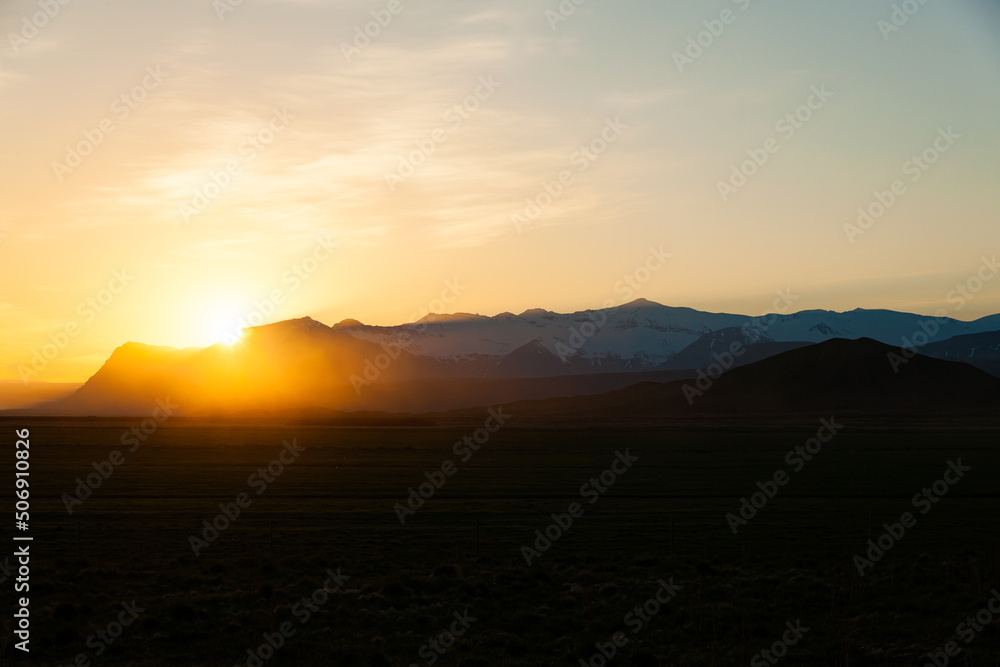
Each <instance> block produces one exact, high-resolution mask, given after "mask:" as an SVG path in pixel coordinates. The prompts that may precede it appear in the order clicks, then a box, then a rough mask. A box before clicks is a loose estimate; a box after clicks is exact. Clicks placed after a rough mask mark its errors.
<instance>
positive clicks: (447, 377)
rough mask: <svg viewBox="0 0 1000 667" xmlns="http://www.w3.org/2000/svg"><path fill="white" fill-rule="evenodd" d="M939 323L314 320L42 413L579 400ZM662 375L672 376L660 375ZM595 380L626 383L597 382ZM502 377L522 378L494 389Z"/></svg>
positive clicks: (960, 326)
mask: <svg viewBox="0 0 1000 667" xmlns="http://www.w3.org/2000/svg"><path fill="white" fill-rule="evenodd" d="M927 320H928V318H925V317H922V316H919V315H912V314H907V313H896V312H891V311H869V310H854V311H851V312H848V313H833V312H830V311H805V312H801V313H795V314H790V315H775V316H772V317H770V318H768V319H766V320H759V319H758V320H755V319H753V318H749V317H747V316H745V315H729V314H720V313H704V312H700V311H696V310H692V309H690V308H675V307H669V306H663V305H660V304H657V303H653V302H651V301H647V300H642V299H640V300H637V301H633V302H631V303H628V304H624V305H622V306H615V307H611V308H605V309H601V310H594V311H582V312H577V313H571V314H559V313H553V312H551V311H547V310H542V309H532V310H528V311H525V312H523V313H521V314H520V315H514V314H512V313H502V314H500V315H496V316H493V317H486V316H482V315H476V314H468V313H458V314H455V315H429V316H427V317H424V318H423V319H422V320H420V321H419V322H415V323H411V324H405V325H400V326H395V327H375V326H369V325H365V324H362V323H361V322H358V321H357V320H343V321H341V322H339V323H338V324H337V325H335V326H333V327H329V326H326V325H324V324H322V323H320V322H317V321H315V320H313V319H311V318H301V319H297V320H288V321H284V322H278V323H276V324H270V325H265V326H259V327H253V328H250V329H246V330H245V335H244V337H243V338H242V339H241V340H240V341H239V342H238V343H236V344H234V345H231V346H230V345H222V344H218V345H213V346H211V347H208V348H189V349H184V350H178V349H175V348H164V347H152V346H147V345H142V344H140V343H127V344H125V345H123V346H121V347H120V348H118V349H117V350H115V351H114V353H113V354H112V355H111V357H110V358H109V359H108V360H107V362H105V364H104V366H102V367H101V369H100V370H99V371H98V372H97V373H96V374H95V375H94V376H93V377H91V378H90V379H89V380H88V381H87V383H86V384H85V385H83V386H82V387H81V388H80V389H78V390H77V391H76V392H74V393H73V394H72V395H70V396H68V397H66V398H64V399H61V400H58V401H55V402H53V403H50V404H47V405H46V406H44V407H43V408H41V409H39V412H43V413H46V414H66V415H109V414H113V415H145V414H148V413H149V411H150V410H151V409H152V408H151V406H153V405H155V402H156V401H157V400H158V399H165V398H167V397H169V398H171V400H172V401H173V402H175V403H179V404H180V405H181V406H183V407H182V411H184V412H187V413H191V414H224V413H230V412H236V411H249V412H252V411H255V410H259V411H264V410H271V411H273V410H284V409H292V408H295V409H303V408H321V409H335V410H369V411H382V410H386V409H390V408H391V409H394V410H405V411H423V410H447V409H451V408H460V407H463V406H467V405H470V401H472V400H473V399H477V400H478V399H480V398H483V399H485V398H493V397H503V399H502V400H521V399H534V398H548V397H552V396H559V395H562V396H574V395H583V394H594V393H599V392H603V391H609V390H611V389H618V388H622V387H625V386H627V384H629V383H637V382H643V381H647V380H655V381H658V382H663V381H666V380H669V379H675V378H678V377H694V376H695V374H696V371H697V369H710V368H711V367H712V364H713V363H714V361H715V360H716V358H717V356H718V355H719V354H720V351H724V350H729V349H734V348H733V347H732V346H733V345H738V346H739V348H738V349H739V350H740V351H741V352H742V354H739V355H735V359H734V362H735V363H734V364H732V365H733V366H736V367H738V368H736V370H734V371H733V373H736V372H737V371H739V370H741V368H739V367H745V365H747V364H751V363H752V362H757V361H759V360H761V359H766V358H769V357H774V355H780V354H781V353H786V352H788V351H789V350H796V351H798V350H797V349H796V348H798V349H801V350H808V349H810V348H809V347H803V346H808V345H810V344H815V343H819V342H826V341H829V340H830V339H831V337H839V338H843V339H859V338H863V337H867V338H872V339H875V340H878V341H881V342H882V343H883V344H884V343H889V344H891V345H896V346H899V345H906V344H907V341H908V340H909V339H912V338H913V336H914V334H915V333H918V332H920V331H922V330H923V329H922V327H921V325H922V324H924V325H925V326H926V321H927ZM937 326H938V327H939V329H938V332H937V337H938V338H939V339H941V340H945V339H946V338H949V339H950V338H951V334H955V335H969V334H979V333H985V332H996V331H997V330H1000V316H991V317H987V318H983V319H981V320H977V321H976V322H960V321H957V320H937ZM869 334H872V335H869ZM977 340H978V339H977ZM963 349H965V350H966V351H967V352H968V353H969V354H971V355H973V356H972V357H970V358H975V359H977V361H978V360H981V359H984V358H985V357H982V356H979V357H975V355H976V354H980V355H981V354H982V352H979V351H974V350H973V348H972V347H968V348H963ZM975 350H980V348H979V347H976V348H975ZM956 354H957V352H956ZM949 358H951V357H949ZM654 372H655V373H660V374H659V375H647V374H648V373H654ZM594 375H613V376H615V377H613V378H608V379H607V380H596V379H593V378H592V377H591V376H594ZM629 376H632V377H631V378H630V377H629ZM726 377H727V378H728V377H729V376H728V374H727V376H726ZM499 380H512V381H514V382H508V383H506V384H504V383H501V382H490V381H499ZM727 381H728V380H727ZM723 384H725V383H723ZM414 392H416V397H414ZM722 394H724V392H720V395H722Z"/></svg>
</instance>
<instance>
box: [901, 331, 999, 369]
mask: <svg viewBox="0 0 1000 667" xmlns="http://www.w3.org/2000/svg"><path fill="white" fill-rule="evenodd" d="M917 349H918V350H919V352H920V353H921V354H925V355H927V356H928V357H934V358H935V359H948V360H949V361H964V362H965V363H967V364H971V365H973V366H975V367H976V368H978V369H980V370H983V371H986V372H987V373H989V374H990V375H994V376H996V377H1000V331H990V332H987V333H978V334H968V335H965V336H955V337H954V338H949V339H948V340H942V341H938V342H935V343H928V344H926V345H924V346H922V347H919V348H917Z"/></svg>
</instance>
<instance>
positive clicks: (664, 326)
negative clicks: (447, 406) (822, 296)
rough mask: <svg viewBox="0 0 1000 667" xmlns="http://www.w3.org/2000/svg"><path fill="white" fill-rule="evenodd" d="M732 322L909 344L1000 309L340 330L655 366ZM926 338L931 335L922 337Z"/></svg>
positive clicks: (409, 346) (772, 333)
mask: <svg viewBox="0 0 1000 667" xmlns="http://www.w3.org/2000/svg"><path fill="white" fill-rule="evenodd" d="M732 327H741V328H743V329H744V330H745V331H747V332H748V334H750V335H756V336H759V337H761V338H762V340H764V341H769V342H776V343H782V342H796V343H800V342H801V343H819V342H822V341H825V340H830V339H832V338H848V339H858V338H872V339H874V340H877V341H880V342H882V343H885V344H888V345H896V346H910V345H920V344H925V343H926V342H928V341H933V340H945V339H948V338H951V337H953V336H958V335H964V334H972V333H982V332H987V331H997V330H1000V315H991V316H989V317H984V318H982V319H980V320H976V321H975V322H962V321H959V320H954V319H935V318H933V317H929V316H923V315H915V314H912V313H900V312H894V311H889V310H863V309H857V310H852V311H850V312H844V313H838V312H834V311H828V310H809V311H803V312H799V313H794V314H785V315H777V314H776V315H774V316H769V317H763V318H751V317H749V316H746V315H734V314H727V313H706V312H702V311H697V310H693V309H691V308H677V307H672V306H664V305H661V304H658V303H654V302H652V301H648V300H646V299H639V300H637V301H632V302H630V303H627V304H624V305H621V306H615V307H612V308H605V309H600V310H587V311H580V312H576V313H567V314H562V313H554V312H551V311H548V310H542V309H532V310H527V311H525V312H523V313H521V314H520V315H514V314H512V313H501V314H500V315H496V316H493V317H487V316H483V315H473V314H464V313H459V314H455V315H448V316H440V315H428V316H427V317H425V318H423V319H422V320H420V321H418V322H414V323H410V324H403V325H399V326H394V327H376V326H367V325H364V324H361V323H360V322H357V321H356V320H345V321H344V322H341V323H340V324H338V325H336V327H335V328H337V329H340V330H343V331H345V332H347V333H349V334H350V335H352V336H354V337H356V338H361V339H364V340H368V341H371V342H375V343H379V344H383V345H399V346H400V347H402V348H403V349H405V350H407V351H408V352H410V353H412V354H415V355H418V356H428V357H433V358H435V359H439V360H448V361H472V360H481V359H486V358H497V357H504V356H506V355H508V354H511V353H512V352H514V351H515V350H518V349H520V348H524V347H525V346H528V345H529V344H533V345H535V346H539V345H540V346H541V347H542V348H544V349H545V350H547V351H548V352H550V353H551V354H552V355H554V357H555V358H556V359H558V360H559V361H560V362H563V363H566V362H570V361H574V362H575V364H576V365H579V364H580V362H584V361H585V362H586V363H587V365H589V366H591V367H593V370H594V371H600V370H615V371H621V370H643V369H650V368H656V367H658V366H661V365H663V364H664V363H666V362H668V361H669V360H670V359H671V358H673V357H674V356H676V355H677V354H679V353H680V352H681V351H682V350H684V349H685V348H687V347H688V346H689V345H691V344H693V343H695V342H696V341H697V340H698V339H699V338H701V337H703V336H705V335H706V334H709V333H711V332H713V331H718V330H720V329H728V328H732ZM915 336H916V337H917V340H916V341H914V337H915ZM923 336H926V337H927V339H928V340H926V341H925V340H923V339H922V337H923Z"/></svg>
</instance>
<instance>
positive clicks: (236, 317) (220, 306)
mask: <svg viewBox="0 0 1000 667" xmlns="http://www.w3.org/2000/svg"><path fill="white" fill-rule="evenodd" d="M239 301H240V300H239V299H208V300H206V301H205V302H204V304H203V305H202V307H201V308H200V309H199V312H198V313H196V315H195V317H196V318H197V319H196V321H195V322H194V323H193V328H194V329H195V330H196V331H197V334H196V338H197V341H198V342H197V344H198V345H204V346H208V345H215V344H216V343H223V344H226V345H232V344H234V343H237V342H239V340H240V339H241V338H242V337H243V327H245V326H247V325H246V323H245V322H244V317H245V313H243V312H242V311H241V309H240V308H239V307H238V306H236V305H234V304H236V303H239Z"/></svg>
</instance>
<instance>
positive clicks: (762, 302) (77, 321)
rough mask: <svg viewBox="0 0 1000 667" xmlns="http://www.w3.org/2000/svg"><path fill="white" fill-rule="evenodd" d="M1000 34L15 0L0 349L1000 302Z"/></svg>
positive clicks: (850, 8) (751, 9)
mask: <svg viewBox="0 0 1000 667" xmlns="http://www.w3.org/2000/svg"><path fill="white" fill-rule="evenodd" d="M63 2H65V4H63ZM578 2H579V3H580V4H577V3H578ZM46 8H47V9H46ZM46 12H47V13H46ZM998 34H1000V3H998V2H996V1H995V0H990V1H987V0H952V1H951V2H943V1H934V0H929V1H928V2H926V3H923V4H921V3H919V2H917V1H916V0H908V1H907V2H890V1H887V0H840V1H839V2H835V3H834V2H816V1H804V0H770V1H769V2H762V1H761V0H711V1H705V0H697V1H696V0H674V1H672V2H652V1H638V0H616V2H610V1H608V0H582V1H581V0H575V1H574V0H563V2H558V1H557V0H543V1H541V2H539V1H534V2H526V1H525V2H522V1H520V0H511V1H508V2H505V3H502V4H501V3H487V2H480V1H476V0H469V1H466V2H461V3H459V2H451V3H444V2H435V1H432V0H421V1H420V2H417V1H416V0H391V1H390V0H375V1H367V0H366V1H365V2H358V1H354V2H349V3H348V2H321V1H318V0H317V1H310V0H243V1H242V2H239V3H238V4H237V1H236V0H215V2H212V1H210V0H197V1H195V0H173V1H172V2H170V3H165V2H164V3H146V2H143V3H136V2H125V1H124V0H102V2H99V3H97V2H85V1H81V0H35V1H24V0H14V1H9V2H5V3H3V4H2V5H0V37H2V40H0V126H2V127H3V132H2V133H0V183H2V186H0V331H2V336H3V338H2V345H0V380H24V379H30V380H36V381H83V380H85V379H86V378H87V377H89V376H90V375H91V374H92V373H94V372H95V371H96V370H97V369H98V368H99V367H100V365H101V364H102V363H103V361H104V360H105V359H107V357H108V356H109V355H110V354H111V352H112V351H113V350H114V349H115V348H116V347H117V346H119V345H121V344H123V343H125V342H126V341H139V342H144V343H149V344H154V345H167V346H174V347H185V346H191V345H208V344H211V343H214V342H216V341H218V340H220V339H222V338H224V337H225V336H226V335H227V334H228V332H232V331H234V330H238V328H239V327H240V326H241V325H243V324H259V323H263V322H273V321H279V320H283V319H289V318H293V317H303V316H307V315H308V316H311V317H313V318H315V319H318V320H320V321H322V322H325V323H327V324H334V323H336V322H338V321H340V320H342V319H345V318H354V319H358V320H361V321H362V322H365V323H368V324H384V325H390V324H399V323H403V322H408V321H412V320H414V319H416V318H417V317H419V316H421V315H422V314H423V313H426V312H428V311H435V310H441V309H442V308H443V310H444V311H445V312H471V313H480V314H484V315H494V314H497V313H500V312H504V311H508V312H514V313H518V312H521V311H523V310H526V309H529V308H538V307H540V308H545V309H548V310H553V311H558V312H572V311H578V310H584V309H587V308H597V307H600V306H602V305H603V304H605V303H606V302H607V301H609V300H615V299H622V298H624V297H623V295H622V293H621V292H620V291H618V290H616V289H615V286H616V284H619V282H620V281H622V280H623V278H625V277H631V278H632V279H633V282H635V283H636V288H635V289H634V290H631V291H632V292H633V294H631V296H633V297H643V298H647V299H650V300H652V301H657V302H659V303H664V304H667V305H674V306H689V307H692V308H697V309H700V310H710V311H716V312H736V313H746V314H750V315H757V314H760V313H761V312H763V311H765V310H767V309H768V308H769V305H770V304H772V302H774V300H775V293H776V291H778V290H790V291H791V292H793V293H794V294H796V295H797V297H798V299H797V301H796V309H800V310H805V309H812V308H824V309H831V310H852V309H854V308H858V307H861V308H889V309H893V310H905V311H910V312H918V313H927V314H931V313H934V312H936V311H938V310H939V309H945V310H947V312H948V314H950V315H952V316H954V317H956V318H958V319H964V320H970V319H975V318H977V317H981V316H984V315H987V314H992V313H996V312H1000V280H998V281H996V282H995V283H993V282H984V283H977V282H976V280H975V278H974V277H975V276H976V275H978V274H979V272H980V271H981V268H982V267H983V263H984V258H985V259H987V260H990V259H991V258H992V257H993V256H994V255H995V253H996V252H997V251H998V250H1000V225H998V224H997V222H998V219H1000V217H998V214H1000V188H998V187H997V185H996V184H997V182H998V181H1000V165H998V163H997V160H996V156H997V155H1000V126H998V125H997V123H996V118H997V109H998V108H1000V39H997V37H998ZM859 209H860V211H861V212H866V213H867V215H866V216H862V215H861V212H859ZM652 254H657V256H660V257H663V256H665V255H669V258H668V259H667V260H666V261H664V262H660V263H658V264H657V265H658V266H659V268H658V269H657V270H655V271H648V270H644V269H643V268H642V267H647V266H648V264H647V262H648V260H649V258H650V257H651V255H652ZM661 264H662V265H661ZM639 278H641V280H638V279H639ZM970 279H971V280H972V287H976V288H977V289H976V290H975V291H974V292H973V296H974V298H972V299H970V300H968V301H967V303H966V304H965V307H964V308H963V309H962V310H961V312H957V311H956V310H955V309H954V306H953V305H950V304H949V301H948V295H949V293H951V292H952V291H953V290H954V289H955V288H956V286H958V285H967V286H968V285H969V281H970ZM25 369H30V372H29V373H27V374H26V373H25Z"/></svg>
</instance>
